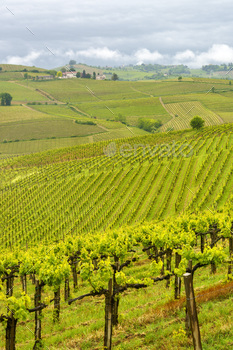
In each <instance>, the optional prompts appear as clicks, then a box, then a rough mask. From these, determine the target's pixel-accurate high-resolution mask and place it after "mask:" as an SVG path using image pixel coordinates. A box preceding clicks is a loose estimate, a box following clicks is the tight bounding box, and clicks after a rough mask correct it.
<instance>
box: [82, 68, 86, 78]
mask: <svg viewBox="0 0 233 350" xmlns="http://www.w3.org/2000/svg"><path fill="white" fill-rule="evenodd" d="M82 78H86V71H85V69H84V70H83V73H82Z"/></svg>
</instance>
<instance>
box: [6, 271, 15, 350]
mask: <svg viewBox="0 0 233 350" xmlns="http://www.w3.org/2000/svg"><path fill="white" fill-rule="evenodd" d="M14 272H15V271H14V269H13V270H11V272H10V274H9V275H7V276H6V296H7V298H9V297H12V296H13V288H14ZM7 311H8V312H9V309H8V310H7ZM6 320H7V323H6V350H15V340H16V325H17V319H15V318H14V313H13V312H10V315H9V316H8V317H6Z"/></svg>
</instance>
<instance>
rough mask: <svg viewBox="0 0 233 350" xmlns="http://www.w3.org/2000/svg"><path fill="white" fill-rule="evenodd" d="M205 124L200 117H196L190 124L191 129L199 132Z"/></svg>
mask: <svg viewBox="0 0 233 350" xmlns="http://www.w3.org/2000/svg"><path fill="white" fill-rule="evenodd" d="M204 124H205V121H204V120H203V119H202V118H200V117H199V116H196V117H194V118H193V119H192V120H191V122H190V125H191V127H192V128H193V129H197V130H199V129H201V128H203V126H204Z"/></svg>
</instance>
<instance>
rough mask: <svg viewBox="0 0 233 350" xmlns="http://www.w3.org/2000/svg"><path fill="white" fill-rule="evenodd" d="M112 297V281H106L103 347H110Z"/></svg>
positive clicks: (107, 348) (106, 348)
mask: <svg viewBox="0 0 233 350" xmlns="http://www.w3.org/2000/svg"><path fill="white" fill-rule="evenodd" d="M112 299H113V281H112V278H111V279H110V280H109V283H108V291H107V292H106V295H105V330H104V349H105V350H111V349H112V306H113V305H112V304H113V302H112Z"/></svg>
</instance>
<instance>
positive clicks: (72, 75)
mask: <svg viewBox="0 0 233 350" xmlns="http://www.w3.org/2000/svg"><path fill="white" fill-rule="evenodd" d="M76 74H77V72H64V73H62V78H63V79H70V78H76Z"/></svg>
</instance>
